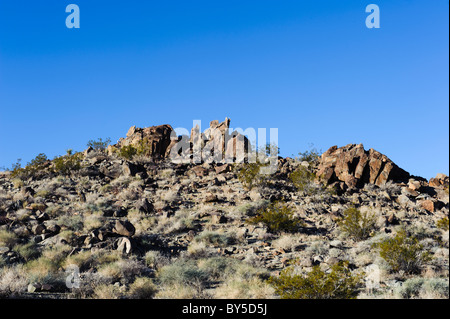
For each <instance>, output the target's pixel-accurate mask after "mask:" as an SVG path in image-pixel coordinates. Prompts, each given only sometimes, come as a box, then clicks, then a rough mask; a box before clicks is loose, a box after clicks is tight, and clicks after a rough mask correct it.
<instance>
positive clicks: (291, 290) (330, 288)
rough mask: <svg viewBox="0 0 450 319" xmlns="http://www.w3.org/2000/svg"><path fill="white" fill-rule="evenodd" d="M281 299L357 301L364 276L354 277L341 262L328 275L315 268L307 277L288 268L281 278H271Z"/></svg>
mask: <svg viewBox="0 0 450 319" xmlns="http://www.w3.org/2000/svg"><path fill="white" fill-rule="evenodd" d="M269 283H270V284H271V285H272V286H273V287H274V288H275V292H276V294H277V295H279V296H280V297H281V299H355V298H356V296H357V294H358V290H359V288H360V287H361V286H362V283H363V280H362V274H361V275H353V274H352V273H351V271H350V269H349V267H348V262H340V263H338V264H335V265H334V266H333V267H332V268H331V272H329V273H326V272H324V271H322V270H321V269H320V266H314V267H313V269H312V271H311V272H309V273H308V274H307V275H305V276H302V275H296V274H293V270H292V268H287V269H285V270H283V271H282V272H281V273H280V276H279V277H271V278H269Z"/></svg>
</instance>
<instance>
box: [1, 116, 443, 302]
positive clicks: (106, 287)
mask: <svg viewBox="0 0 450 319" xmlns="http://www.w3.org/2000/svg"><path fill="white" fill-rule="evenodd" d="M229 124H230V121H229V119H227V120H225V122H223V123H219V122H218V121H213V122H211V124H210V128H209V129H207V130H206V131H205V132H200V131H199V129H198V127H197V128H193V129H192V131H191V135H190V136H188V137H186V136H185V137H179V136H175V134H174V132H173V129H172V127H171V126H170V125H161V126H156V127H149V128H143V129H141V128H136V127H132V128H130V130H129V131H128V133H127V134H126V137H125V138H123V139H120V140H119V141H118V143H116V144H115V145H110V146H108V147H106V145H101V144H100V145H94V146H93V147H89V148H88V149H86V150H85V151H84V152H82V153H75V154H72V153H71V152H68V154H67V155H65V156H61V157H58V158H55V159H54V160H48V159H47V158H46V156H44V155H43V154H41V155H40V156H38V157H37V158H36V159H35V160H33V161H32V162H30V163H29V164H28V165H27V166H25V167H21V166H20V165H16V166H15V167H14V169H12V170H10V171H7V172H2V173H0V296H1V297H2V298H280V297H286V295H285V294H283V290H282V289H281V288H280V287H281V286H282V285H281V284H282V283H283V282H282V280H281V279H280V278H285V277H286V276H288V275H289V276H297V277H296V278H304V279H305V278H306V279H307V278H310V277H311V276H313V275H317V274H319V273H320V274H323V276H327V274H328V275H329V274H330V273H337V274H338V276H341V275H342V276H347V278H352V279H355V284H354V285H351V288H352V294H351V296H352V297H358V298H448V276H449V272H448V271H449V243H448V240H449V232H448V213H449V193H448V187H449V177H448V176H445V175H443V174H438V175H437V176H436V178H433V179H431V180H429V181H427V180H426V179H424V178H420V177H415V176H410V174H409V173H407V172H406V171H404V170H403V169H401V168H399V167H398V166H397V165H395V163H393V162H392V161H391V160H390V159H389V158H388V157H386V156H385V155H383V154H381V153H379V152H377V151H375V150H373V149H370V150H365V149H364V146H363V145H362V144H359V145H355V144H349V145H346V146H343V147H337V146H333V147H331V148H330V149H329V150H327V151H326V152H324V153H323V154H321V156H318V155H319V154H315V153H314V152H310V153H303V154H302V156H300V157H299V158H281V157H278V158H277V161H276V172H275V173H274V174H261V173H260V172H261V171H260V169H261V167H265V166H266V165H267V159H266V161H263V160H258V161H256V162H251V161H249V160H248V159H249V156H248V154H249V152H250V150H251V149H252V147H251V145H250V144H249V142H248V140H247V139H246V138H245V137H243V136H242V135H240V134H239V133H236V132H233V133H231V134H230V133H229V132H228V129H229ZM240 142H242V143H240ZM182 143H184V144H182ZM197 143H198V144H197ZM180 145H184V147H178V146H180ZM196 145H198V148H196V147H195V146H196ZM177 147H178V148H177ZM172 149H176V154H177V155H180V156H181V155H184V158H185V159H186V158H187V159H188V161H185V162H176V161H175V162H174V161H173V160H172V159H171V157H170V153H171V150H172ZM205 150H207V151H208V154H209V152H210V151H214V150H220V152H219V153H220V154H221V155H223V157H222V158H221V159H223V158H232V159H234V160H236V159H238V158H239V157H240V156H241V155H242V152H244V154H245V156H243V157H244V158H245V159H246V161H245V162H244V163H237V164H235V163H229V162H223V161H221V159H219V160H218V159H217V158H214V157H213V159H215V160H213V161H206V162H205V161H201V162H196V161H195V160H194V159H195V156H196V151H203V152H205ZM241 157H242V156H241ZM249 162H250V163H249ZM338 266H340V267H341V268H339V267H338ZM283 276H284V277H283ZM308 276H310V277H308ZM290 278H294V277H290ZM357 279H358V280H357ZM285 283H286V282H285ZM297 288H298V287H297ZM298 290H299V295H298V296H305V294H304V292H303V291H302V290H301V289H298ZM306 296H312V295H306ZM314 296H319V297H324V296H326V294H325V293H322V294H321V295H320V294H319V295H314ZM331 297H336V298H338V297H340V295H331ZM346 297H349V296H346Z"/></svg>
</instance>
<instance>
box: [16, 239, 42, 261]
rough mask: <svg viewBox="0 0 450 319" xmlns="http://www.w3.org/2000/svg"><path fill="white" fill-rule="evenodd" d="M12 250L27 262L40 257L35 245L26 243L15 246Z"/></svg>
mask: <svg viewBox="0 0 450 319" xmlns="http://www.w3.org/2000/svg"><path fill="white" fill-rule="evenodd" d="M13 250H14V251H16V252H17V253H19V255H20V256H21V257H22V258H23V259H25V261H27V262H28V261H30V260H32V259H35V258H37V257H39V255H40V252H39V249H38V247H37V245H36V244H35V243H33V242H28V243H26V244H23V245H16V246H14V248H13Z"/></svg>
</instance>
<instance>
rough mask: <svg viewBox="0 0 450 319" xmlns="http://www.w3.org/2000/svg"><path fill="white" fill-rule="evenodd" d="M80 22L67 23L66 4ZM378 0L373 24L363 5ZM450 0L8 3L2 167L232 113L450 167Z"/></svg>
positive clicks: (0, 106)
mask: <svg viewBox="0 0 450 319" xmlns="http://www.w3.org/2000/svg"><path fill="white" fill-rule="evenodd" d="M70 3H75V4H77V5H78V6H79V7H80V11H81V28H80V29H68V28H66V25H65V19H66V17H67V15H68V14H67V13H66V12H65V8H66V6H67V5H68V4H70ZM370 3H375V4H377V5H378V6H379V7H380V10H381V28H380V29H368V28H366V26H365V19H366V16H367V15H368V14H367V13H366V12H365V8H366V6H367V5H368V4H370ZM448 12H449V2H448V0H445V1H444V0H433V1H429V0H428V1H426V0H389V1H385V0H383V1H382V0H370V1H357V0H346V1H337V0H333V1H331V0H327V1H325V0H314V1H313V0H309V1H301V0H271V1H268V0H251V1H247V0H239V1H238V0H226V1H225V0H215V1H211V0H204V1H200V0H184V1H152V0H149V1H137V0H128V1H111V0H108V1H104V0H95V1H94V0H89V1H88V0H69V1H63V0H43V1H19V0H15V1H6V0H0V167H1V166H5V167H10V166H11V164H12V163H13V162H15V160H16V159H17V158H22V160H23V162H25V163H26V162H28V161H29V160H31V159H32V158H34V157H35V156H36V155H37V154H38V153H41V152H42V153H45V154H47V156H48V157H50V158H53V157H54V156H56V155H62V154H64V153H65V150H66V149H68V148H73V149H74V150H77V151H81V150H83V149H85V146H86V143H87V141H88V140H90V139H96V138H98V137H103V138H105V137H110V138H111V139H112V140H113V142H115V141H116V140H117V139H118V138H120V137H122V136H125V134H126V132H127V130H128V128H129V127H130V126H132V125H137V126H140V127H146V126H152V125H159V124H166V123H167V124H171V125H172V126H173V127H174V128H175V127H185V128H188V129H190V128H191V127H192V121H193V120H196V119H199V120H202V122H203V123H204V126H203V129H205V128H206V125H207V123H209V121H211V120H213V119H218V120H221V121H222V120H224V119H225V117H227V116H228V117H230V118H231V126H232V127H242V128H247V127H255V128H258V127H261V128H270V127H276V128H279V146H280V148H281V155H282V156H291V155H292V154H297V153H298V152H299V151H304V150H306V149H308V147H309V144H310V143H313V144H314V145H315V147H317V148H318V149H322V150H323V151H325V150H326V149H328V148H329V147H331V146H333V145H338V146H343V145H346V144H348V143H363V144H364V146H365V147H366V149H369V148H374V149H376V150H378V151H380V152H382V153H384V154H386V155H387V156H388V157H390V158H391V159H392V160H393V161H394V162H396V163H397V164H398V165H399V166H400V167H402V168H404V169H406V170H407V171H409V172H410V173H412V174H415V175H419V176H423V177H426V178H430V177H433V176H435V175H436V173H439V172H443V173H446V174H448V172H449V91H448V85H449V64H448V63H449V62H448V59H449V32H448V30H449V16H448Z"/></svg>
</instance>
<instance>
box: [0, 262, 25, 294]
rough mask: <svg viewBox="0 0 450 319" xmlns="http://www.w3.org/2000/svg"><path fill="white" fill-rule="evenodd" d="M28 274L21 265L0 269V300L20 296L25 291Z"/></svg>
mask: <svg viewBox="0 0 450 319" xmlns="http://www.w3.org/2000/svg"><path fill="white" fill-rule="evenodd" d="M28 284H29V282H28V274H27V272H26V271H25V270H24V269H23V266H22V265H18V266H15V267H4V268H3V267H2V268H0V298H9V297H14V296H17V295H18V296H20V295H21V294H23V293H24V292H26V291H27V286H28Z"/></svg>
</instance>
